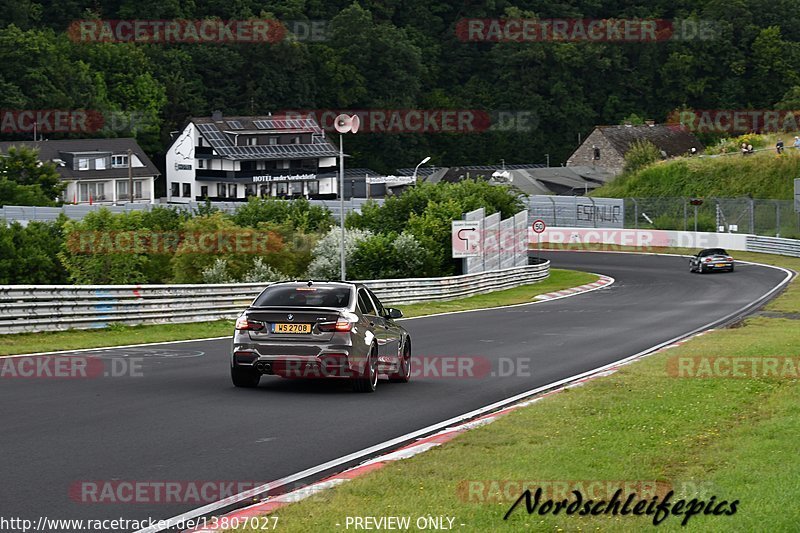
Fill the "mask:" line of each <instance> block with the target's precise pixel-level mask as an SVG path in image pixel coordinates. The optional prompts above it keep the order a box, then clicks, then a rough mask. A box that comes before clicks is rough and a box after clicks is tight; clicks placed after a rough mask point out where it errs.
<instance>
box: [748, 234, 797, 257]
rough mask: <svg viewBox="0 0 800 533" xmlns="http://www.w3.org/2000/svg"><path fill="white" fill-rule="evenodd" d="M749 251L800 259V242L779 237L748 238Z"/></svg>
mask: <svg viewBox="0 0 800 533" xmlns="http://www.w3.org/2000/svg"><path fill="white" fill-rule="evenodd" d="M747 251H748V252H762V253H765V254H778V255H791V256H792V257H800V241H798V240H795V239H781V238H779V237H757V236H755V235H748V236H747Z"/></svg>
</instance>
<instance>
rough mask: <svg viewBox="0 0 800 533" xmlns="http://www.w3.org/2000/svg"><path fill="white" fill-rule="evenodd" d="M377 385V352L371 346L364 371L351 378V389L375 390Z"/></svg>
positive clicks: (358, 390) (360, 390)
mask: <svg viewBox="0 0 800 533" xmlns="http://www.w3.org/2000/svg"><path fill="white" fill-rule="evenodd" d="M377 387H378V352H377V350H376V349H375V347H374V346H373V347H372V349H371V350H370V351H369V357H368V358H367V363H366V368H364V372H363V373H362V374H361V375H360V376H359V377H357V378H355V379H354V380H353V390H354V391H356V392H375V389H376V388H377Z"/></svg>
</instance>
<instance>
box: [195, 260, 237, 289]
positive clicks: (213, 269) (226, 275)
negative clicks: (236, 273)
mask: <svg viewBox="0 0 800 533" xmlns="http://www.w3.org/2000/svg"><path fill="white" fill-rule="evenodd" d="M202 277H203V283H233V282H234V279H233V278H232V277H231V274H230V272H228V262H227V261H226V260H225V259H222V258H221V257H218V258H216V259H214V262H213V263H211V266H208V267H206V268H204V269H203V274H202Z"/></svg>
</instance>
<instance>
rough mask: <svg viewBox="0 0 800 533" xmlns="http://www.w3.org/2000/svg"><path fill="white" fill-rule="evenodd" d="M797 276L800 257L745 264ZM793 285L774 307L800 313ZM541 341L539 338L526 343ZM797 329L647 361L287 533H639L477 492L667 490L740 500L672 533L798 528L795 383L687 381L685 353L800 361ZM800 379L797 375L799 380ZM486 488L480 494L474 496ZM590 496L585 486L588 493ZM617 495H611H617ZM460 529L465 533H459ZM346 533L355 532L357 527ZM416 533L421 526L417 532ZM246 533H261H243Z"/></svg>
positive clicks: (311, 507) (295, 514)
mask: <svg viewBox="0 0 800 533" xmlns="http://www.w3.org/2000/svg"><path fill="white" fill-rule="evenodd" d="M736 257H737V258H739V259H749V260H757V261H759V262H764V263H775V264H779V265H781V266H786V267H790V268H793V269H797V270H800V259H792V258H783V257H776V256H768V255H761V254H745V253H737V254H736ZM797 285H798V284H797V283H792V285H791V286H790V288H789V290H788V291H787V292H786V293H784V294H783V295H782V296H781V297H780V298H779V299H778V300H777V301H776V302H775V303H774V304H772V305H770V307H771V308H772V309H780V310H784V311H787V312H800V301H798V298H797ZM532 334H535V333H532ZM798 346H800V322H798V321H797V320H787V319H782V318H777V319H775V318H763V317H755V318H750V319H747V320H746V321H745V322H744V323H743V324H741V325H740V326H739V327H735V328H729V329H723V330H717V331H714V332H711V333H708V334H706V335H704V336H701V337H698V338H695V339H693V340H691V341H690V342H687V343H685V344H683V345H682V346H681V347H679V348H673V349H670V350H667V351H665V352H662V353H659V354H656V355H653V356H650V357H648V358H645V359H644V360H642V361H639V362H637V363H634V364H631V365H628V366H626V367H623V368H622V369H620V370H619V371H618V372H617V373H615V374H613V375H611V376H609V377H606V378H601V379H597V380H594V381H591V382H589V383H587V384H586V385H584V386H583V387H580V388H576V389H571V390H568V391H566V392H563V393H560V394H556V395H553V396H551V397H549V398H547V399H545V400H542V401H539V402H537V403H535V404H533V405H531V406H529V407H526V408H523V409H520V410H517V411H515V412H514V413H512V414H510V415H508V416H506V417H504V418H501V419H500V420H498V421H497V422H495V423H493V424H490V425H488V426H484V427H481V428H478V429H474V430H472V431H469V432H467V433H465V434H463V435H461V436H459V437H457V438H456V439H455V440H453V441H452V442H450V443H448V444H445V445H443V446H440V447H437V448H434V449H432V450H431V451H428V452H426V453H424V454H421V455H419V456H416V457H413V458H411V459H408V460H404V461H401V462H398V463H394V464H391V465H389V466H387V467H385V468H383V469H382V470H378V471H376V472H373V473H371V474H368V475H367V476H365V477H362V478H359V479H356V480H353V481H350V482H348V483H345V484H344V485H341V486H339V487H337V488H336V489H333V490H328V491H325V492H322V493H320V494H318V495H316V496H313V497H311V498H309V499H307V500H305V501H302V502H300V503H297V504H293V505H290V506H288V507H286V508H283V509H280V510H279V511H277V512H276V514H277V515H278V516H279V517H280V528H281V530H282V531H336V530H345V528H344V525H345V524H346V522H345V520H346V517H348V516H351V517H353V516H360V517H363V516H373V517H380V516H411V517H412V523H413V521H414V520H415V519H416V517H419V516H428V515H432V516H438V515H444V516H449V517H455V525H456V526H455V529H456V530H459V531H548V530H549V531H561V530H569V531H586V530H602V531H639V530H642V529H644V528H651V527H653V522H652V516H650V517H633V516H630V515H628V516H616V517H615V516H599V517H581V516H577V515H572V516H565V515H564V513H563V512H562V513H561V514H560V515H558V516H553V515H552V514H548V515H545V516H540V515H539V514H532V515H530V516H529V515H528V514H527V513H526V512H525V511H524V505H522V506H521V507H520V508H518V509H517V510H516V511H515V512H514V513H513V514H512V515H511V517H510V518H509V520H507V521H504V520H503V515H504V514H505V513H506V511H507V510H508V509H509V508H510V506H511V503H512V502H513V500H514V499H515V498H516V497H517V496H518V495H519V493H520V492H519V490H511V491H509V494H507V495H504V494H502V493H500V492H498V491H497V489H496V486H492V485H488V484H484V485H483V487H484V489H485V490H476V491H475V492H473V493H472V494H473V497H472V499H470V497H469V496H470V492H469V490H468V489H465V487H469V486H470V485H469V484H468V482H469V481H489V480H512V481H518V482H528V483H529V485H531V486H533V487H536V486H537V485H538V486H542V485H543V486H545V487H546V486H548V484H550V483H552V482H554V481H565V482H575V483H581V482H591V481H601V482H608V483H609V484H610V485H612V486H615V487H616V486H619V485H621V484H622V482H630V483H632V482H636V481H643V482H660V483H663V484H665V485H663V486H664V487H672V488H674V489H675V490H676V494H675V496H674V497H673V501H674V499H675V498H682V497H686V498H687V499H690V498H693V497H698V498H700V499H701V500H704V501H709V499H710V498H711V496H716V502H717V503H718V502H720V501H722V500H728V502H730V501H732V500H737V499H738V500H739V504H738V511H737V512H736V514H734V515H733V516H705V515H701V516H694V517H692V518H691V519H690V520H689V522H688V525H687V526H686V527H682V526H681V520H682V517H676V516H670V517H669V518H667V519H666V520H664V521H663V522H662V523H661V524H660V525H659V526H658V528H659V530H667V531H673V530H675V531H677V530H683V531H703V532H705V531H793V530H796V527H797V526H796V512H795V511H794V509H795V507H796V506H795V504H794V503H793V502H795V501H797V500H798V499H800V483H798V482H797V480H798V479H800V462H798V461H797V460H796V455H797V435H800V417H798V416H797V405H798V403H799V402H800V386H799V385H798V380H797V378H796V377H795V378H782V379H777V378H736V379H733V378H711V379H708V378H705V379H700V378H685V377H684V378H681V377H675V376H674V375H672V374H671V373H670V371H669V369H670V368H672V367H671V366H670V361H671V360H672V359H673V358H675V357H679V356H719V355H729V356H746V357H753V358H764V357H769V356H793V357H795V358H796V359H797V358H798ZM798 371H800V369H798ZM473 486H479V485H473ZM584 486H585V484H584ZM612 490H613V489H612ZM337 524H340V525H337ZM461 524H464V526H461ZM351 529H352V526H351ZM412 529H414V528H413V527H412ZM238 531H242V532H251V531H252V532H255V531H257V530H256V529H248V528H241V529H239V530H238Z"/></svg>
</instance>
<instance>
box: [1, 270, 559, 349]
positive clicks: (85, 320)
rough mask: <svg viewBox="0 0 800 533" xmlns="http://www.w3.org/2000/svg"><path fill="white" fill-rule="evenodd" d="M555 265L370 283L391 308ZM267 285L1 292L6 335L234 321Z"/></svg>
mask: <svg viewBox="0 0 800 533" xmlns="http://www.w3.org/2000/svg"><path fill="white" fill-rule="evenodd" d="M549 274H550V263H549V262H545V263H542V264H538V265H528V266H520V267H514V268H508V269H505V270H498V271H495V272H482V273H480V274H466V275H463V276H450V277H442V278H413V279H392V280H371V281H364V282H362V283H364V284H365V285H367V286H368V287H369V288H370V289H372V290H373V291H374V292H375V294H377V295H378V297H379V298H381V301H382V302H384V303H385V304H390V305H395V304H399V303H414V302H425V301H433V300H451V299H454V298H462V297H465V296H472V295H475V294H483V293H487V292H491V291H495V290H500V289H507V288H511V287H517V286H519V285H524V284H526V283H533V282H535V281H540V280H542V279H544V278H546V277H547V276H548V275H549ZM267 285H268V284H266V283H235V284H229V285H141V286H138V285H107V286H99V285H6V286H0V334H9V333H25V332H38V331H59V330H66V329H91V328H103V327H107V326H108V325H109V324H112V323H122V324H127V325H132V324H145V323H147V324H153V323H168V322H199V321H204V320H217V319H222V318H228V319H229V318H234V317H236V316H237V315H238V314H239V313H240V312H241V311H242V310H244V309H245V308H246V307H247V306H248V305H250V302H252V300H253V298H255V297H256V296H257V295H258V294H259V293H260V292H261V290H263V289H264V287H265V286H267Z"/></svg>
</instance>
